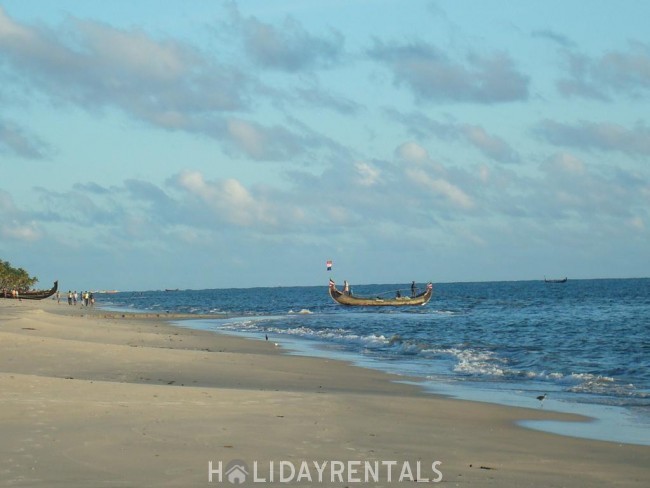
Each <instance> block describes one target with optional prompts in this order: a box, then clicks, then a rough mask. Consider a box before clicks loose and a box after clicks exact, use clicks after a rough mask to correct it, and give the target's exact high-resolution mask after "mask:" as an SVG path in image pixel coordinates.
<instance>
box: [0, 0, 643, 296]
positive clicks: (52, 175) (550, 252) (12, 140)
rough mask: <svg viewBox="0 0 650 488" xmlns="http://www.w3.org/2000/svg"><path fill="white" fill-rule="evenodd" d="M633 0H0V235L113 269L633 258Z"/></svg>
mask: <svg viewBox="0 0 650 488" xmlns="http://www.w3.org/2000/svg"><path fill="white" fill-rule="evenodd" d="M648 18H650V3H648V2H642V1H627V2H614V1H597V2H588V3H585V2H582V1H561V2H559V1H558V2H553V1H550V2H533V1H518V2H505V1H418V0H411V1H408V2H403V1H397V0H394V1H380V0H372V1H370V0H367V1H363V0H359V1H333V0H328V1H325V0H322V1H320V0H313V1H311V0H303V1H298V0H293V1H289V0H287V1H274V2H267V1H261V0H260V1H252V0H247V1H244V0H241V1H212V2H206V1H198V0H196V1H192V0H190V1H187V0H185V1H173V0H169V1H165V2H159V1H143V0H140V1H138V2H126V1H121V0H114V1H111V2H103V1H87V0H84V1H81V0H79V1H63V0H60V1H52V2H45V1H36V0H34V1H30V0H20V1H18V0H15V1H12V0H2V1H0V259H3V260H7V261H9V262H11V263H12V264H13V265H14V266H22V267H24V268H25V269H27V270H28V271H30V272H31V273H32V274H34V275H36V276H38V278H39V279H40V281H41V285H43V286H49V284H50V283H51V282H52V281H53V280H55V279H59V280H61V283H62V286H63V287H64V288H91V289H120V290H145V289H161V288H196V289H200V288H223V287H231V286H232V287H254V286H275V285H318V284H324V283H326V281H327V278H328V276H330V275H331V276H332V277H334V278H335V279H337V281H342V280H343V279H347V280H349V281H350V282H351V283H353V284H354V283H358V284H360V283H401V282H410V281H411V280H416V281H421V282H424V281H429V280H432V281H434V282H453V281H490V280H521V279H542V278H543V277H544V276H545V275H546V276H548V277H560V276H569V277H570V278H599V277H640V276H643V277H647V276H650V251H649V250H650V245H649V243H650V230H649V229H650V167H649V164H648V163H649V159H650V158H649V156H650V128H649V127H648V120H647V118H648V114H650V105H649V104H648V100H649V97H650V35H649V34H648V29H647V19H648ZM327 259H332V260H333V261H334V269H333V271H332V272H331V273H328V272H327V271H326V270H325V261H326V260H327Z"/></svg>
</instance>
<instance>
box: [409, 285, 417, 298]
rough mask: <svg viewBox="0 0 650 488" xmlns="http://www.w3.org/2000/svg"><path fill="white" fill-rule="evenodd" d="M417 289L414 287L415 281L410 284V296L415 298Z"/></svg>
mask: <svg viewBox="0 0 650 488" xmlns="http://www.w3.org/2000/svg"><path fill="white" fill-rule="evenodd" d="M417 291H418V289H417V288H416V287H415V281H414V282H412V283H411V296H412V297H413V298H415V295H416V293H417Z"/></svg>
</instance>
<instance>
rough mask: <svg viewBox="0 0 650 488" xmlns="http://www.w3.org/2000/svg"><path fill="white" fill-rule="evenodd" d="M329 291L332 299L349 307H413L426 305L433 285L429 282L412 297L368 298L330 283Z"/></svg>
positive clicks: (431, 293)
mask: <svg viewBox="0 0 650 488" xmlns="http://www.w3.org/2000/svg"><path fill="white" fill-rule="evenodd" d="M329 293H330V296H331V297H332V299H333V300H334V301H335V302H336V303H339V304H341V305H346V306H350V307H414V306H421V305H426V304H427V303H429V300H431V296H432V295H433V285H432V284H431V283H429V284H428V285H427V289H426V290H425V291H424V292H423V293H420V294H419V295H416V296H414V297H399V298H379V297H378V298H368V297H357V296H354V295H348V294H346V293H343V292H342V291H340V290H337V289H336V285H334V284H332V283H330V286H329Z"/></svg>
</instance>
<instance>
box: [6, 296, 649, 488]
mask: <svg viewBox="0 0 650 488" xmlns="http://www.w3.org/2000/svg"><path fill="white" fill-rule="evenodd" d="M178 318H180V317H177V316H167V315H163V316H158V315H156V314H149V315H146V316H135V315H132V314H131V315H126V314H125V315H123V314H118V313H107V312H104V311H102V310H99V309H92V310H91V309H84V308H81V307H71V306H68V305H67V304H64V303H61V304H57V303H56V302H54V301H52V300H46V301H40V302H29V301H21V302H19V301H15V300H4V299H3V300H0V405H1V407H0V426H1V432H2V436H1V437H0V486H21V487H22V486H24V487H38V486H47V487H100V486H101V487H109V486H110V487H154V486H156V487H159V486H161V487H176V486H178V487H189V486H192V487H194V486H218V485H220V484H226V485H229V484H230V483H229V479H228V478H227V476H226V469H227V467H228V466H232V465H233V463H231V461H234V460H239V461H243V462H244V463H245V465H246V468H247V480H246V483H245V486H253V485H257V486H287V485H293V486H308V485H311V486H318V485H319V484H322V485H326V486H354V485H359V486H399V485H403V484H406V485H407V486H408V483H412V482H413V481H414V479H415V478H418V479H419V480H420V481H423V480H424V481H426V480H428V481H430V482H432V483H433V482H434V481H440V482H441V483H444V486H495V487H522V486H535V487H536V486H544V487H552V486H558V487H559V486H570V487H575V486H586V487H591V486H603V487H604V486H608V487H610V486H617V487H619V486H639V487H641V486H644V487H645V486H647V483H648V480H650V447H644V446H635V445H626V444H618V443H610V442H601V441H592V440H584V439H577V438H571V437H564V436H558V435H553V434H547V433H543V432H537V431H533V430H528V429H525V428H522V427H519V426H517V425H516V422H517V421H518V420H521V419H555V420H561V419H565V420H574V421H575V420H579V419H578V418H577V417H576V416H571V415H566V414H559V413H554V412H551V411H548V410H546V409H540V408H530V409H522V408H511V407H504V406H498V405H492V404H486V403H478V402H467V401H460V400H455V399H449V398H445V397H440V396H435V395H430V394H425V393H423V392H422V391H421V390H420V389H419V388H418V387H417V386H413V385H406V384H402V383H397V382H396V381H399V380H401V379H403V378H400V377H395V376H391V375H388V374H384V373H381V372H377V371H372V370H367V369H363V368H358V367H355V366H352V365H349V364H346V363H343V362H339V361H333V360H325V359H319V358H309V357H301V356H293V355H291V356H290V355H286V354H283V353H282V347H281V346H282V345H281V344H280V345H279V346H276V345H275V344H274V343H272V342H270V341H269V342H267V341H264V340H260V341H254V340H247V339H240V338H236V337H231V336H224V335H219V334H214V333H211V332H204V331H197V330H192V329H189V328H182V327H175V326H173V325H170V324H169V322H168V321H169V320H172V319H178ZM326 461H327V464H325V462H326ZM435 462H439V463H436V464H434V463H435ZM366 463H367V464H366ZM210 466H211V467H212V481H210V480H209V475H210ZM366 466H370V467H371V468H377V469H376V473H374V472H373V471H372V469H371V470H370V471H371V472H370V478H369V481H368V482H365V478H367V475H368V472H367V470H366ZM292 467H293V468H295V473H293V475H292V471H291V468H292ZM254 468H255V472H253V470H254ZM318 468H320V471H319V469H318ZM418 471H419V472H418ZM374 474H376V476H377V477H378V480H377V481H375V480H374V479H373V477H372V476H373V475H374ZM271 476H273V481H272V482H271V481H270V480H271ZM319 476H320V479H319ZM440 477H442V479H440ZM219 478H221V481H219ZM389 478H390V481H389ZM321 479H322V481H323V482H322V483H321V482H320V481H321ZM400 479H401V481H400ZM310 480H311V481H310Z"/></svg>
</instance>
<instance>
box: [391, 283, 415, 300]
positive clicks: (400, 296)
mask: <svg viewBox="0 0 650 488" xmlns="http://www.w3.org/2000/svg"><path fill="white" fill-rule="evenodd" d="M417 294H418V287H417V286H416V285H415V281H413V282H411V298H415V297H416V296H417ZM395 298H402V293H401V292H400V290H397V292H395Z"/></svg>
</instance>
